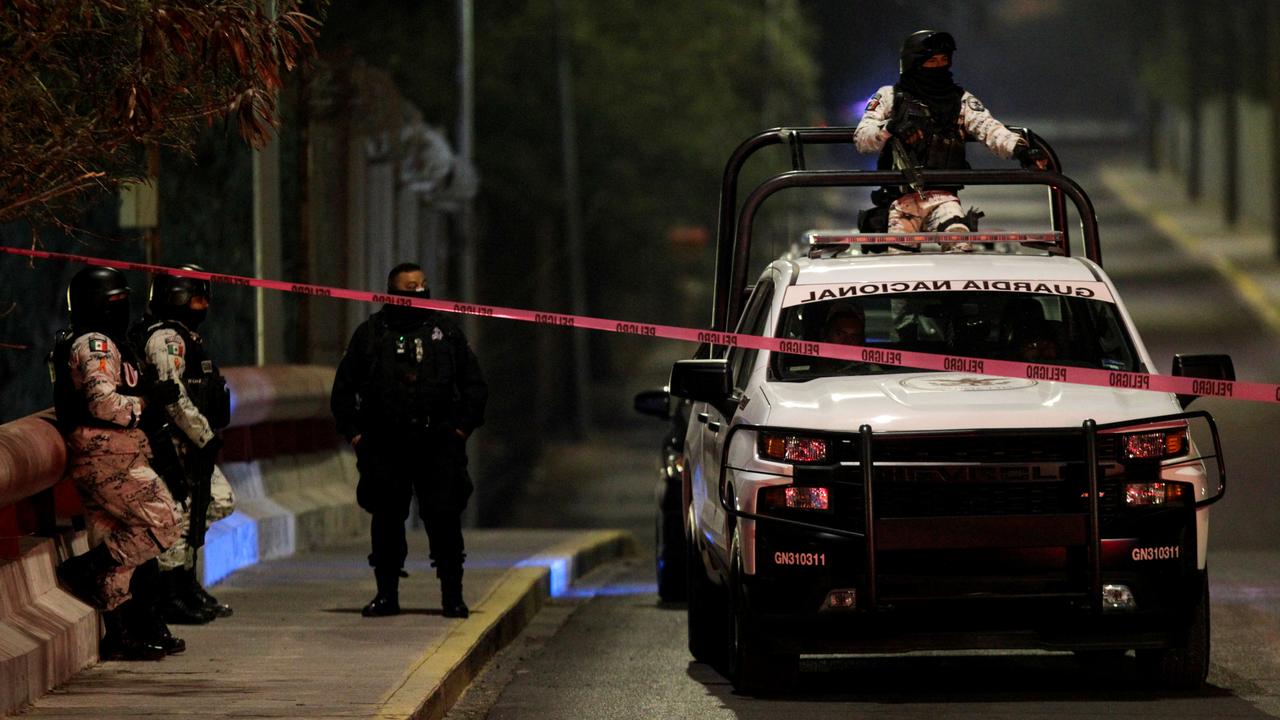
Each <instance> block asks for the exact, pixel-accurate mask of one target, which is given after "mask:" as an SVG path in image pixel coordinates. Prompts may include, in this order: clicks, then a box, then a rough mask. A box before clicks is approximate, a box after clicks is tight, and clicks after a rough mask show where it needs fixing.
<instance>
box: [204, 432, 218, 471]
mask: <svg viewBox="0 0 1280 720" xmlns="http://www.w3.org/2000/svg"><path fill="white" fill-rule="evenodd" d="M221 450H222V437H221V436H219V435H214V436H213V437H211V438H209V442H207V443H205V444H204V447H202V448H200V450H199V452H200V454H201V455H202V456H204V459H205V461H206V462H208V463H209V464H210V465H213V464H214V461H216V460H217V459H218V453H219V452H220V451H221Z"/></svg>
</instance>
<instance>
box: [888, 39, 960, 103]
mask: <svg viewBox="0 0 1280 720" xmlns="http://www.w3.org/2000/svg"><path fill="white" fill-rule="evenodd" d="M955 49H956V44H955V40H953V39H952V38H951V34H950V33H945V32H940V31H937V30H921V31H919V32H915V33H912V34H911V35H909V36H908V37H907V39H906V40H905V41H904V42H903V44H902V55H901V63H900V65H899V69H900V72H901V75H900V76H899V79H898V86H899V87H901V88H902V89H903V90H905V91H906V92H908V93H910V94H911V95H912V96H914V97H916V98H917V99H919V100H921V101H923V102H924V103H925V104H927V105H928V106H929V109H930V110H932V111H933V112H934V113H935V114H939V115H944V116H946V115H954V114H956V113H957V112H959V110H960V97H961V96H962V95H964V89H963V88H961V87H960V86H959V85H956V83H955V80H954V79H953V78H952V77H951V57H952V54H953V53H954V52H955ZM937 54H943V55H946V56H947V65H946V67H936V68H927V67H923V65H924V62H925V61H926V60H928V59H929V58H931V57H933V56H934V55H937Z"/></svg>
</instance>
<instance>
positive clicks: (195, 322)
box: [182, 308, 209, 330]
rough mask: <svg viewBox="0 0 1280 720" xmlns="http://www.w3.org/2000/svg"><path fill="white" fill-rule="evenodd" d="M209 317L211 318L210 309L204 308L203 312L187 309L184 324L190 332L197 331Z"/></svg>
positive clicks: (183, 319)
mask: <svg viewBox="0 0 1280 720" xmlns="http://www.w3.org/2000/svg"><path fill="white" fill-rule="evenodd" d="M207 317H209V308H204V309H203V310H192V309H191V308H187V309H186V311H185V312H183V315H182V324H183V325H186V326H187V329H188V330H195V329H196V328H197V327H199V326H200V323H202V322H204V319H205V318H207Z"/></svg>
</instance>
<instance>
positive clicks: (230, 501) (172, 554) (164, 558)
mask: <svg viewBox="0 0 1280 720" xmlns="http://www.w3.org/2000/svg"><path fill="white" fill-rule="evenodd" d="M178 509H179V511H180V513H181V519H180V520H179V526H180V528H181V530H182V534H181V535H180V536H179V537H178V540H177V542H175V543H174V544H173V545H172V546H171V547H170V548H169V549H168V550H165V551H164V552H163V553H161V554H160V560H159V562H160V570H162V571H164V570H177V569H178V568H182V567H187V568H193V567H195V564H196V548H193V547H191V544H190V542H188V539H189V537H190V534H191V501H190V500H187V501H186V502H184V503H181V504H179V506H178ZM235 509H236V495H235V491H234V490H232V489H231V483H229V482H227V476H226V475H223V474H222V470H219V469H218V467H217V466H216V465H215V466H214V468H213V476H212V477H210V478H209V509H208V512H206V513H205V529H206V530H207V529H208V528H209V527H211V526H212V525H213V524H214V523H215V522H217V521H219V520H221V519H222V518H224V517H226V516H228V515H230V514H231V512H232V511H233V510H235Z"/></svg>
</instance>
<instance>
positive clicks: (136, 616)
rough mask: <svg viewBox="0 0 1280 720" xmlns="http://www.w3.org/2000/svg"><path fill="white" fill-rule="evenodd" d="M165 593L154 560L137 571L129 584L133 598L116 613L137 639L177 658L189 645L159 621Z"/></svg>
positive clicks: (117, 609) (140, 566) (135, 570)
mask: <svg viewBox="0 0 1280 720" xmlns="http://www.w3.org/2000/svg"><path fill="white" fill-rule="evenodd" d="M164 590H165V589H164V587H163V582H162V580H161V579H160V564H159V563H158V562H156V560H155V559H154V558H152V559H151V560H148V561H147V562H144V563H142V564H141V565H139V566H138V567H137V568H135V569H134V571H133V577H132V579H130V581H129V593H130V594H131V595H133V597H132V598H130V599H129V601H128V602H126V603H124V604H123V605H121V606H120V607H118V608H116V611H117V612H119V613H120V614H121V615H123V617H124V623H125V625H127V626H128V629H129V630H130V631H131V632H132V634H133V635H134V636H135V637H137V638H138V639H140V640H142V641H143V642H144V643H145V644H147V645H156V646H158V647H160V648H161V649H162V650H164V652H165V654H166V655H176V654H178V653H180V652H182V651H183V650H186V649H187V643H186V641H184V640H183V639H182V638H178V637H174V636H173V633H171V632H169V626H168V625H165V624H164V621H163V620H161V619H160V613H159V611H158V609H157V607H156V606H157V605H158V604H159V602H160V600H161V599H162V596H163V593H164Z"/></svg>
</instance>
